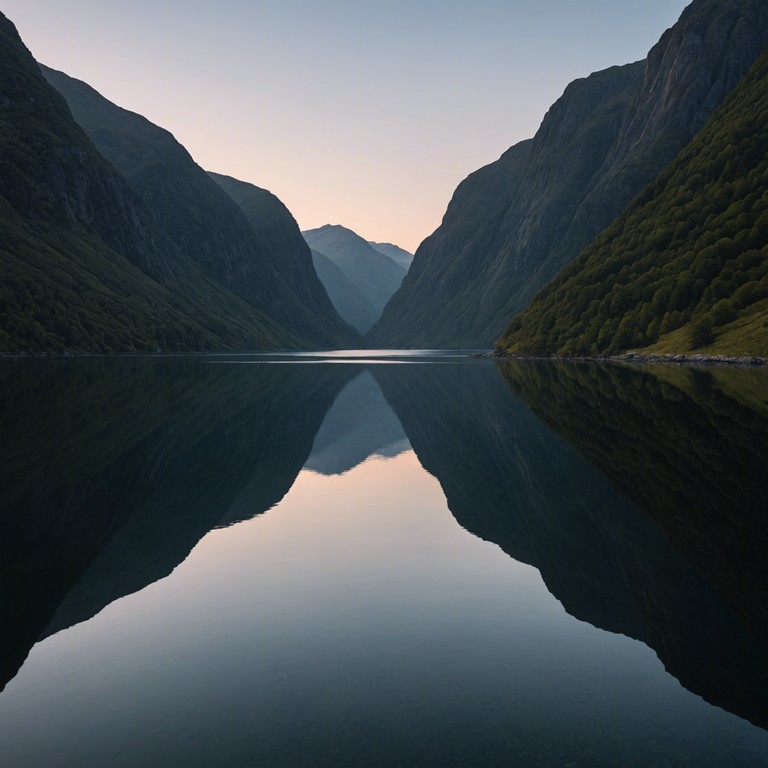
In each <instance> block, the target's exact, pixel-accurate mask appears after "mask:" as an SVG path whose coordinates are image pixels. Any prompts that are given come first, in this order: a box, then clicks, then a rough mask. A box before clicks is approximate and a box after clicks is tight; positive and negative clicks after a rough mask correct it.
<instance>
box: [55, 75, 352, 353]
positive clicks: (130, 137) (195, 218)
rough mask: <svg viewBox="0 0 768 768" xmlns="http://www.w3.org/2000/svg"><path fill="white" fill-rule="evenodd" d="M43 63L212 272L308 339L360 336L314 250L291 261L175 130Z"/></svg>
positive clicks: (176, 235) (166, 227) (89, 129)
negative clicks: (316, 263) (314, 262)
mask: <svg viewBox="0 0 768 768" xmlns="http://www.w3.org/2000/svg"><path fill="white" fill-rule="evenodd" d="M41 70H42V72H43V75H44V76H45V77H46V79H47V80H48V81H49V83H51V85H53V86H54V87H55V88H56V89H57V90H58V91H59V92H60V93H61V94H62V95H63V96H64V98H65V99H66V100H67V102H68V104H69V107H70V109H71V110H72V114H73V115H74V117H75V119H76V120H77V122H78V123H79V124H80V125H81V126H82V128H83V129H84V130H85V132H86V133H87V134H88V136H89V137H90V138H91V140H92V141H93V143H94V144H95V145H96V147H97V149H98V150H99V152H101V153H102V155H104V157H106V158H107V160H109V161H110V162H111V163H113V165H114V166H115V167H116V168H117V169H118V171H120V173H122V174H123V175H124V176H125V178H126V179H127V180H128V181H129V183H130V184H131V186H132V187H133V188H134V190H135V191H136V192H137V193H138V194H139V196H140V197H141V198H142V199H143V200H144V202H145V203H146V205H147V207H148V208H149V210H150V211H151V212H152V215H153V217H154V219H155V221H156V222H157V224H158V225H159V226H160V227H161V229H162V230H163V231H164V232H165V233H166V234H167V236H168V237H169V238H170V239H171V240H172V241H173V242H174V243H175V244H176V246H177V247H178V248H179V249H180V250H181V251H182V252H183V253H185V254H187V255H188V256H189V257H191V258H192V259H194V261H195V262H197V263H198V264H199V265H200V267H201V268H202V270H203V271H204V272H205V273H206V274H208V275H209V276H211V277H212V278H214V279H215V280H217V281H218V282H220V283H221V284H222V285H224V286H225V287H226V288H228V289H229V290H231V291H232V292H233V293H235V294H237V295H238V296H240V297H241V298H242V299H243V300H244V301H246V302H248V303H249V304H251V305H252V306H254V307H255V308H257V309H259V310H261V311H263V312H264V313H265V314H268V315H269V316H270V317H273V318H275V319H276V320H277V321H278V322H279V323H280V324H282V325H284V326H285V327H286V328H288V329H290V330H291V331H292V332H293V333H294V334H295V336H296V337H297V338H299V339H300V340H301V341H302V343H304V344H306V345H312V346H317V345H323V346H335V345H345V344H347V343H353V336H354V335H352V337H351V336H350V331H349V329H348V328H346V326H345V325H344V324H343V323H342V322H341V320H340V318H339V317H338V316H337V314H336V313H335V312H333V309H332V307H331V306H330V303H329V302H327V300H325V299H324V298H323V295H322V294H320V293H319V292H318V290H317V289H318V286H317V285H316V277H315V275H314V270H312V268H311V264H310V260H309V255H308V254H306V259H305V260H304V262H303V270H302V269H301V267H302V264H301V263H297V262H296V261H295V260H292V258H291V257H288V262H289V263H288V264H287V265H286V264H284V263H283V258H284V257H283V254H282V253H280V252H276V251H274V250H273V248H274V247H275V246H276V245H277V244H279V243H280V235H275V237H274V238H273V239H270V237H271V236H270V237H265V231H266V230H268V229H269V227H268V226H264V227H263V229H262V231H261V233H260V234H259V233H257V232H256V231H255V230H254V228H253V227H252V225H251V224H250V223H249V221H248V220H247V218H246V216H245V214H244V213H243V211H241V210H240V208H239V207H238V205H237V204H236V203H235V201H234V200H232V198H231V197H230V196H229V195H228V194H227V193H226V192H224V190H222V189H221V188H220V187H219V185H218V184H217V183H216V182H215V181H214V180H213V179H211V178H210V177H209V176H208V174H207V173H206V172H205V171H204V170H203V169H202V168H200V167H199V166H198V165H197V164H196V163H195V162H194V160H193V159H192V158H191V157H190V155H189V153H188V152H187V151H186V149H184V147H183V146H181V144H179V143H178V142H177V141H176V139H175V138H174V137H173V136H172V135H171V134H170V133H169V132H168V131H166V130H164V129H162V128H159V127H158V126H156V125H154V124H152V123H151V122H149V121H148V120H147V119H146V118H144V117H142V116H141V115H137V114H135V113H133V112H129V111H128V110H125V109H121V108H120V107H118V106H116V105H115V104H112V103H111V102H110V101H108V100H107V99H105V98H104V97H103V96H101V95H100V94H99V93H98V92H96V91H95V90H94V89H93V88H91V87H90V86H89V85H87V84H86V83H83V82H81V81H79V80H75V79H73V78H71V77H69V76H67V75H65V74H64V73H62V72H57V71H55V70H52V69H49V68H47V67H41ZM286 266H287V267H288V268H287V273H288V275H287V276H284V274H283V269H284V267H286ZM313 282H314V283H315V285H314V286H313V285H312V283H313Z"/></svg>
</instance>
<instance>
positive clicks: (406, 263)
mask: <svg viewBox="0 0 768 768" xmlns="http://www.w3.org/2000/svg"><path fill="white" fill-rule="evenodd" d="M368 245H370V246H371V248H375V249H376V250H377V251H378V252H379V253H383V254H384V255H385V256H389V258H390V259H392V261H394V262H395V264H399V265H400V266H401V267H402V268H403V269H404V270H406V272H407V271H408V268H409V267H410V266H411V263H412V262H413V254H412V253H410V252H409V251H406V250H405V249H404V248H401V247H400V246H399V245H394V244H393V243H374V242H372V241H371V240H369V241H368Z"/></svg>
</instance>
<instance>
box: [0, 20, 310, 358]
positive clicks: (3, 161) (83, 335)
mask: <svg viewBox="0 0 768 768" xmlns="http://www.w3.org/2000/svg"><path fill="white" fill-rule="evenodd" d="M0 256H1V257H2V258H0V353H18V352H25V351H30V352H63V351H67V350H68V351H76V352H108V351H130V350H152V351H153V350H155V349H156V348H157V347H161V348H163V349H173V350H199V349H201V348H209V349H210V348H238V349H248V348H250V349H253V348H257V347H265V346H272V347H274V346H295V345H296V339H295V337H293V336H292V335H291V334H290V333H288V332H287V331H285V330H284V329H281V328H280V327H279V326H278V325H277V324H276V323H273V322H271V321H269V320H268V319H267V318H266V317H264V316H262V315H261V314H260V313H259V312H257V311H256V310H254V309H253V308H252V307H249V306H248V305H246V304H245V303H244V302H242V301H240V300H239V299H238V298H237V297H236V296H233V295H232V294H231V293H229V292H228V291H226V290H225V289H224V288H223V287H222V286H219V285H217V284H216V283H214V282H213V281H211V280H210V279H209V278H207V277H205V276H204V275H203V274H202V273H201V272H200V270H199V268H198V267H197V265H195V264H194V263H193V262H192V261H191V260H189V259H187V258H186V257H185V256H184V255H183V254H181V253H180V252H179V251H178V249H177V248H176V247H175V246H174V245H173V243H171V242H170V241H169V240H168V239H167V238H166V237H165V236H164V235H163V233H162V232H161V231H160V230H159V229H158V228H157V227H156V226H155V224H154V222H153V220H152V217H151V216H150V214H149V212H148V211H147V208H146V206H145V205H144V203H143V202H142V201H141V200H140V199H139V197H138V196H137V195H136V194H135V193H134V191H133V190H132V189H131V188H130V187H129V185H128V184H127V183H126V181H125V179H123V177H122V176H120V175H119V174H118V173H117V172H116V171H115V169H114V168H113V167H112V166H111V165H110V164H109V163H108V162H106V161H105V160H104V158H103V157H102V156H101V155H100V154H99V153H98V152H97V151H96V149H95V148H94V146H93V144H92V143H91V142H90V140H89V139H88V138H87V137H86V135H85V134H84V133H83V131H82V130H81V128H80V127H79V126H78V125H77V124H76V123H75V121H74V120H73V119H72V115H71V113H70V111H69V109H68V108H67V105H66V102H65V101H64V100H63V99H62V98H61V96H60V95H59V94H58V93H57V92H56V91H55V90H54V89H53V88H51V87H50V86H49V85H48V83H46V81H45V80H44V78H43V77H42V75H41V74H40V71H39V69H38V66H37V64H36V63H35V61H34V59H33V58H32V56H31V54H30V53H29V51H28V50H27V49H26V47H25V46H24V44H23V43H22V42H21V40H20V38H19V36H18V33H17V32H16V28H15V27H14V26H13V24H12V23H11V22H10V21H9V20H8V19H6V18H5V16H3V15H2V14H0Z"/></svg>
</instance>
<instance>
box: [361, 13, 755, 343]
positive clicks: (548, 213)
mask: <svg viewBox="0 0 768 768" xmlns="http://www.w3.org/2000/svg"><path fill="white" fill-rule="evenodd" d="M766 41H768V5H766V4H765V3H764V2H762V0H732V1H731V2H728V3H722V2H720V0H694V2H693V3H692V4H691V5H690V6H689V7H688V8H687V9H686V10H685V11H684V12H683V14H682V16H681V17H680V20H679V21H678V22H677V24H675V25H674V26H673V27H672V28H671V29H670V30H668V31H667V32H665V33H664V35H663V36H662V37H661V39H660V41H659V43H658V44H657V45H656V46H655V47H654V48H653V49H652V50H651V52H650V53H649V55H648V58H647V59H646V60H645V61H644V62H638V63H636V64H629V65H626V66H623V67H613V68H611V69H608V70H605V71H603V72H598V73H596V74H593V75H591V76H590V77H587V78H585V79H583V80H577V81H575V82H574V83H572V84H571V85H570V86H568V88H567V89H566V90H565V93H564V94H563V96H562V97H561V98H560V99H559V100H558V101H557V102H556V103H555V105H554V106H553V107H552V108H551V109H550V111H549V112H548V113H547V115H546V117H545V118H544V121H543V122H542V125H541V127H540V129H539V131H538V132H537V134H536V136H535V137H534V138H533V139H532V140H531V141H529V142H523V143H521V144H519V145H515V146H514V147H512V148H511V149H510V150H508V151H507V152H506V153H505V154H504V155H502V157H501V158H500V160H498V161H497V162H495V163H492V164H491V165H489V166H486V167H485V168H483V169H480V170H479V171H477V172H475V173H474V174H472V175H471V176H469V177H468V178H467V179H466V180H465V181H464V182H462V184H461V185H460V186H459V187H458V189H457V190H456V192H455V194H454V196H453V199H452V200H451V203H450V205H449V206H448V210H447V211H446V214H445V217H444V219H443V222H442V224H441V226H440V227H439V228H438V229H437V231H436V232H435V233H434V234H433V235H431V236H430V237H428V238H427V239H426V240H425V241H424V242H423V243H422V244H421V246H420V247H419V249H418V250H417V252H416V255H415V258H414V262H413V265H412V266H411V269H410V270H409V273H408V276H407V277H406V278H405V280H404V281H403V285H402V288H401V290H400V291H398V293H397V294H396V295H395V296H393V298H392V301H391V302H390V303H389V305H388V307H387V309H386V311H385V312H384V314H383V316H382V318H381V320H380V321H379V322H378V323H377V324H376V325H375V326H374V328H373V329H372V330H371V332H370V333H369V335H368V336H369V342H370V343H372V344H377V345H382V346H409V347H416V346H435V345H439V346H444V347H447V346H451V347H456V346H464V347H468V346H491V345H492V344H493V343H494V342H495V340H496V339H497V338H498V336H499V335H500V334H501V332H502V331H503V329H504V328H505V327H506V325H507V323H508V322H509V320H510V318H511V317H512V316H514V315H515V314H516V313H517V312H518V311H520V310H521V309H523V308H524V307H525V306H526V305H527V304H528V302H529V301H530V299H531V297H532V296H533V294H534V293H535V292H536V291H537V290H538V289H539V288H541V287H542V286H543V285H544V284H545V283H546V282H547V281H548V280H550V279H551V278H552V277H554V275H555V274H556V273H557V272H558V271H559V270H560V269H561V268H562V267H564V266H565V265H566V264H568V263H569V262H570V261H572V260H573V259H574V258H576V257H577V256H578V254H579V252H580V251H581V249H582V248H583V247H585V246H586V245H588V244H589V243H590V242H591V241H592V240H593V239H594V238H595V237H596V236H597V235H598V234H599V233H600V232H601V231H602V230H603V229H604V228H605V227H607V226H608V225H609V224H610V223H611V222H612V221H613V220H614V219H615V218H616V217H617V216H618V215H619V214H620V213H621V211H622V210H623V209H624V208H625V207H626V206H627V204H628V203H629V202H630V200H631V199H632V197H633V196H634V195H636V194H637V193H639V192H640V191H641V190H642V189H643V188H644V187H645V186H646V185H647V184H648V183H650V182H651V181H652V180H653V179H654V178H655V177H656V176H657V175H658V174H659V173H660V172H661V171H662V170H663V169H664V167H665V166H666V165H667V164H668V163H669V162H670V161H671V160H672V159H673V158H674V157H675V155H676V154H677V153H678V152H679V151H680V150H681V149H682V148H683V147H684V146H686V145H687V144H688V142H689V141H690V140H691V139H692V138H693V136H694V135H695V134H696V133H697V132H698V131H699V130H700V129H701V128H702V127H703V125H704V123H705V122H706V120H707V119H708V118H709V116H710V115H711V114H712V112H713V110H714V109H715V108H716V107H717V106H718V105H719V104H720V103H722V101H723V100H724V98H725V96H726V95H727V94H728V93H729V92H730V91H731V90H732V89H733V88H734V87H735V86H736V84H737V83H738V82H739V80H740V79H741V78H742V77H743V76H744V75H745V74H746V72H747V70H748V69H749V68H750V66H751V65H752V64H753V63H754V62H755V60H756V59H757V58H758V56H759V55H760V53H761V52H762V50H763V48H764V47H765V44H766Z"/></svg>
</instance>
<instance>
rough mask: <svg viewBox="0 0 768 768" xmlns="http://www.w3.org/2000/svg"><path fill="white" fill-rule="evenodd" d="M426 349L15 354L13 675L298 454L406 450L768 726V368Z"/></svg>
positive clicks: (284, 474)
mask: <svg viewBox="0 0 768 768" xmlns="http://www.w3.org/2000/svg"><path fill="white" fill-rule="evenodd" d="M430 360H431V361H432V362H434V361H435V360H439V358H430ZM216 362H222V361H216ZM223 362H225V361H223ZM282 362H285V361H282ZM409 362H410V363H411V364H408V365H397V364H393V365H367V364H365V363H355V362H354V360H350V361H343V362H342V364H339V363H338V361H337V362H336V363H335V364H334V365H322V364H317V363H316V362H313V364H311V365H310V364H307V365H304V364H299V363H296V364H289V365H284V364H281V365H270V364H269V362H268V361H266V360H263V361H258V364H254V365H226V364H215V365H213V364H208V361H206V360H204V359H181V358H178V359H167V360H166V359H143V360H142V359H122V360H111V359H101V360H100V359H80V360H53V361H49V360H20V361H16V362H7V363H6V364H5V367H4V368H3V370H2V374H1V376H0V390H1V391H2V400H1V401H0V402H2V403H3V407H2V416H1V418H2V422H0V431H1V432H2V434H3V435H6V436H11V437H12V439H11V437H9V438H8V439H5V440H3V444H2V447H1V448H0V450H1V451H2V461H1V462H0V472H1V473H2V474H1V475H0V482H2V484H3V488H4V495H3V500H2V502H1V506H0V555H1V556H2V572H1V573H0V615H2V617H3V626H4V628H6V631H5V632H4V633H3V638H2V641H0V675H2V677H1V678H0V680H2V682H3V683H6V682H7V681H8V680H10V679H12V678H13V677H14V675H15V674H16V672H17V670H18V669H19V667H20V666H21V665H22V664H23V662H24V659H25V658H26V656H27V654H28V653H29V651H30V649H31V648H32V646H33V645H34V643H35V642H37V641H38V640H40V639H43V638H46V637H49V636H50V635H53V634H55V633H57V632H60V631H61V630H63V629H66V628H67V627H71V626H73V625H75V624H78V623H80V622H84V621H87V620H89V619H90V618H91V617H93V616H95V615H97V614H99V612H101V611H102V609H103V608H104V607H105V606H107V605H109V604H110V603H111V602H113V601H115V600H117V599H118V598H120V597H123V596H125V595H129V594H132V593H135V592H137V591H139V590H142V589H144V588H145V587H146V586H148V585H150V584H152V583H153V582H155V581H157V580H159V579H163V578H165V577H167V576H168V575H169V574H171V573H172V571H173V570H174V569H175V568H177V566H179V564H180V563H182V562H183V561H184V560H185V559H186V558H187V556H188V554H189V553H190V551H191V550H192V549H193V548H194V547H195V546H196V544H197V543H198V542H199V541H200V540H201V539H202V538H203V537H204V536H205V535H206V534H207V533H208V532H209V531H211V530H212V529H214V528H217V527H221V526H227V525H232V524H234V523H236V522H237V521H240V520H248V519H250V518H252V517H253V516H255V515H259V514H260V513H262V512H264V511H265V510H267V509H270V508H271V507H273V506H274V505H275V504H276V503H277V502H279V501H280V499H282V498H283V497H284V496H285V495H286V494H287V493H288V491H289V489H290V488H291V486H292V485H293V484H294V482H295V480H296V478H297V476H298V475H299V472H300V471H301V469H302V467H306V468H307V469H310V470H312V471H314V472H319V473H322V474H323V475H328V476H329V480H330V479H332V477H331V476H333V477H337V476H338V477H339V482H340V483H342V482H343V481H344V476H345V475H349V476H350V477H352V476H353V475H354V470H355V467H358V466H360V464H361V462H365V461H366V460H368V459H369V457H372V456H374V457H375V456H380V457H387V456H397V455H401V454H402V453H403V451H407V450H409V449H410V447H412V448H413V450H414V452H415V454H416V457H417V458H418V460H419V462H420V463H421V465H422V466H423V467H424V469H426V470H427V471H428V472H429V473H431V474H432V475H433V476H434V477H435V478H436V479H437V480H438V481H439V484H440V486H441V488H442V492H443V493H444V494H445V498H446V501H447V504H448V507H449V509H450V511H451V513H452V514H453V515H454V517H455V518H456V520H457V521H458V523H459V524H460V525H461V526H462V527H463V528H464V529H465V530H466V531H469V532H470V533H472V534H474V535H475V536H478V537H480V538H482V539H485V540H487V541H490V542H493V543H495V544H497V545H498V546H499V547H500V548H501V549H502V550H503V551H504V552H505V553H506V554H507V555H509V556H510V557H511V558H514V560H517V561H519V562H521V563H526V564H529V565H532V566H534V567H535V568H536V569H537V570H538V571H539V572H540V573H541V576H542V578H543V580H544V582H545V583H546V585H547V588H548V589H549V591H550V592H551V594H552V595H553V596H554V597H556V598H557V600H559V601H560V603H561V604H562V605H563V607H564V608H565V610H566V611H567V612H568V613H569V614H571V615H572V616H574V617H576V618H577V619H580V620H582V621H585V622H588V623H589V624H591V625H593V626H595V627H598V628H600V629H604V630H608V631H610V632H613V633H620V634H623V635H627V636H628V637H631V638H635V639H638V640H641V641H642V642H643V643H645V644H646V645H647V646H649V647H650V648H652V649H653V650H654V651H655V652H656V654H657V655H658V657H659V658H660V659H661V661H662V662H663V664H664V666H665V668H666V669H667V671H668V672H670V673H671V674H672V675H674V676H675V677H676V678H677V679H678V680H679V681H680V682H681V683H682V684H683V685H684V686H685V687H686V688H688V689H689V690H690V691H692V692H694V693H696V694H698V695H700V696H702V697H703V698H704V699H706V700H707V701H708V702H710V703H712V704H715V705H718V706H720V707H723V708H725V709H727V710H729V711H731V712H733V713H735V714H737V715H739V716H740V717H742V718H745V719H747V720H749V721H751V722H752V723H755V724H757V725H760V726H761V727H763V728H766V727H768V715H766V713H768V693H767V692H768V654H766V640H768V636H767V635H766V631H765V630H766V616H765V611H766V608H765V605H766V601H765V596H766V594H767V593H768V589H767V587H768V580H767V579H766V570H765V566H764V558H763V557H762V553H764V552H765V546H766V543H768V535H766V529H767V526H766V523H765V520H764V517H763V516H762V515H761V514H760V512H761V510H762V508H763V505H764V501H763V500H764V497H765V490H766V486H765V480H764V477H763V475H764V467H765V466H767V465H768V463H767V460H768V418H767V415H768V403H766V400H765V397H766V393H767V392H768V387H767V386H766V383H768V382H767V381H766V377H765V374H764V372H760V371H703V372H702V371H691V370H678V369H654V370H641V369H632V368H619V367H612V366H598V365H589V366H586V365H582V366H574V365H564V364H550V363H541V364H537V363H525V364H514V365H510V364H505V365H502V366H500V367H499V370H497V368H496V366H495V365H493V364H488V363H485V362H472V363H469V362H467V361H455V364H448V363H443V364H439V365H436V364H430V363H429V362H427V361H425V362H424V364H419V363H418V362H417V360H416V359H414V360H411V361H409ZM550 430H551V431H550ZM339 488H343V486H341V485H340V486H339ZM277 511H279V510H276V512H277ZM360 514H364V509H361V510H360ZM456 565H457V568H458V567H459V566H460V565H461V564H460V563H458V562H457V564H456ZM53 640H54V639H53V638H51V639H49V640H47V641H46V642H52V641H53ZM10 692H11V691H10V690H9V691H8V692H7V693H6V694H3V695H8V693H10ZM398 738H400V737H398ZM2 754H3V753H2V748H0V757H2ZM382 764H383V763H382Z"/></svg>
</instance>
